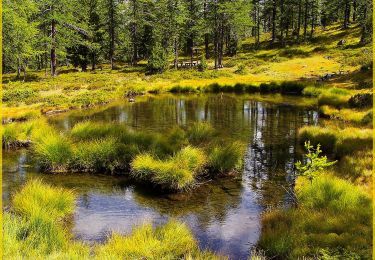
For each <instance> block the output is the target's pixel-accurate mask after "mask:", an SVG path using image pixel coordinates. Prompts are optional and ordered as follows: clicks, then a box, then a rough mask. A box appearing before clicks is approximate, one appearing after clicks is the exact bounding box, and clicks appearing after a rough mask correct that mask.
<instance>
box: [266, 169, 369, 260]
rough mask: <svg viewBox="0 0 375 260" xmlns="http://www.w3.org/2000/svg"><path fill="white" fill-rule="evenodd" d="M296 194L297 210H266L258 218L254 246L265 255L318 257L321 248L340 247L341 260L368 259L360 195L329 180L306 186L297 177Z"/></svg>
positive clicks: (365, 204) (365, 206) (364, 200)
mask: <svg viewBox="0 0 375 260" xmlns="http://www.w3.org/2000/svg"><path fill="white" fill-rule="evenodd" d="M296 189H297V198H298V201H299V207H298V208H292V209H285V210H282V209H280V210H275V211H271V212H268V213H265V214H264V216H263V218H262V224H263V226H262V235H261V238H260V240H259V245H260V246H261V247H262V248H264V249H266V252H267V254H268V255H269V256H278V257H280V258H282V259H297V258H298V257H302V256H309V257H317V256H318V257H321V256H322V250H323V249H328V251H330V250H333V249H334V248H340V249H341V250H340V253H339V257H341V258H342V259H346V258H345V256H348V255H349V254H350V255H351V256H352V257H355V258H354V259H370V258H371V251H372V246H371V243H372V242H371V241H372V229H371V218H372V203H371V199H370V198H369V197H368V195H367V194H366V193H365V192H363V191H361V189H360V188H359V187H356V186H354V185H353V184H351V183H349V182H347V181H345V180H341V179H339V178H337V177H333V176H331V175H326V176H322V177H319V178H317V179H314V181H313V182H312V183H311V184H309V182H308V181H307V180H306V179H305V180H303V179H302V178H299V179H298V181H297V186H296ZM329 253H332V252H329ZM343 257H344V258H343Z"/></svg>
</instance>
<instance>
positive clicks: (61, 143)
mask: <svg viewBox="0 0 375 260" xmlns="http://www.w3.org/2000/svg"><path fill="white" fill-rule="evenodd" d="M34 154H35V157H36V159H37V160H38V164H39V165H40V166H41V167H42V169H43V170H44V171H49V172H66V171H67V170H68V166H69V163H70V161H71V159H72V155H73V151H72V144H71V142H70V140H69V139H68V138H66V137H65V136H64V135H62V134H60V133H56V132H54V133H49V134H46V135H44V136H43V137H40V140H38V142H36V143H35V145H34Z"/></svg>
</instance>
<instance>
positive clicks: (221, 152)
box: [209, 142, 244, 173]
mask: <svg viewBox="0 0 375 260" xmlns="http://www.w3.org/2000/svg"><path fill="white" fill-rule="evenodd" d="M243 156H244V146H243V144H241V143H239V142H233V143H230V144H228V145H226V146H221V147H214V148H213V150H212V152H211V153H210V156H209V167H210V168H211V172H213V173H229V172H231V171H236V170H239V169H241V168H242V162H243V160H242V159H243Z"/></svg>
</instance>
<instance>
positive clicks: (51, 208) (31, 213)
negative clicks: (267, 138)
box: [13, 180, 75, 220]
mask: <svg viewBox="0 0 375 260" xmlns="http://www.w3.org/2000/svg"><path fill="white" fill-rule="evenodd" d="M74 201H75V195H74V194H73V193H72V192H71V191H67V190H64V189H59V188H55V187H51V186H49V185H47V184H44V183H42V182H41V181H40V180H34V181H30V182H28V183H27V185H25V186H24V187H23V188H22V189H21V190H20V191H19V192H18V193H17V194H16V195H15V196H14V198H13V208H14V210H15V211H16V212H17V213H19V214H22V215H24V216H26V217H28V218H34V217H35V218H42V219H52V220H58V219H61V218H63V217H64V216H66V215H69V214H71V213H72V212H73V210H74ZM46 209H48V211H47V210H46Z"/></svg>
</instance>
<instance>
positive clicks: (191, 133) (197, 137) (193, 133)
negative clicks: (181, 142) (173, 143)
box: [187, 122, 215, 145]
mask: <svg viewBox="0 0 375 260" xmlns="http://www.w3.org/2000/svg"><path fill="white" fill-rule="evenodd" d="M214 135H215V130H214V128H213V127H212V126H211V125H210V124H209V123H206V122H198V123H195V124H193V125H192V126H191V127H190V128H189V129H188V131H187V137H188V140H189V142H190V143H191V144H193V145H200V144H202V143H205V142H208V141H210V140H211V139H212V137H213V136H214Z"/></svg>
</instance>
